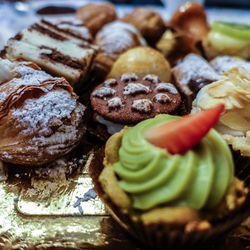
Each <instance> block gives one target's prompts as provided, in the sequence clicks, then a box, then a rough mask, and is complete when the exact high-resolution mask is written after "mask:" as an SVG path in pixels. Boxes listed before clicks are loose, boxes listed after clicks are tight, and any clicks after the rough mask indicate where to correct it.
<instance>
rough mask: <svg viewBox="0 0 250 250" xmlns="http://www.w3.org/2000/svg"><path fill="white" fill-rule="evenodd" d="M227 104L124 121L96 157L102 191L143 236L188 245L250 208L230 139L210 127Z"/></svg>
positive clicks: (157, 243)
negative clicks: (126, 123) (131, 124)
mask: <svg viewBox="0 0 250 250" xmlns="http://www.w3.org/2000/svg"><path fill="white" fill-rule="evenodd" d="M222 111H223V105H220V106H218V107H216V108H213V109H210V110H207V111H204V112H201V113H199V114H196V115H189V116H187V117H185V118H180V119H178V117H177V116H171V115H158V116H156V117H155V118H152V119H148V120H145V121H143V122H140V123H139V124H137V125H136V126H134V127H131V128H127V127H125V128H124V129H123V130H122V131H120V132H119V133H116V134H115V135H113V136H112V137H110V139H109V140H108V141H107V143H106V147H105V152H104V153H103V152H99V153H98V154H97V155H96V158H95V160H94V161H93V162H92V163H91V166H90V174H91V177H92V178H93V182H94V184H95V188H96V191H97V193H98V194H99V196H100V197H101V198H102V200H103V201H104V203H105V204H106V205H107V208H108V209H109V210H110V212H111V214H112V215H113V216H114V218H115V219H116V220H117V221H118V222H119V223H120V224H121V225H122V226H123V227H124V228H126V229H127V230H128V231H129V232H130V233H132V235H134V236H135V237H136V238H138V239H139V240H141V241H142V242H144V243H145V244H147V245H150V246H152V247H154V248H166V247H173V246H175V247H176V246H181V245H184V244H185V246H188V245H191V244H194V243H198V242H199V241H202V240H205V239H209V238H210V239H211V238H213V237H214V236H216V235H219V234H221V233H223V232H225V231H227V230H228V229H230V228H231V227H232V226H235V225H236V224H237V223H240V222H241V220H242V219H244V218H245V217H246V216H247V215H246V213H245V212H246V211H247V208H246V202H245V201H246V197H247V193H248V189H247V188H245V187H244V183H243V182H242V181H240V180H239V179H237V178H235V177H234V163H233V159H232V155H231V152H230V149H229V147H228V146H227V144H226V142H225V141H224V140H223V138H222V137H221V136H220V135H219V133H218V132H216V131H215V130H214V129H211V127H212V126H213V125H214V124H215V123H216V121H217V120H218V118H219V115H220V113H221V112H222ZM210 129H211V130H210ZM103 157H104V158H103ZM243 204H245V206H244V205H243ZM239 209H241V213H239V212H236V211H237V210H238V211H239ZM229 215H230V216H229ZM229 217H230V218H229Z"/></svg>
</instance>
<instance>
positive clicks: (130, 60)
mask: <svg viewBox="0 0 250 250" xmlns="http://www.w3.org/2000/svg"><path fill="white" fill-rule="evenodd" d="M127 72H134V73H135V74H137V75H139V76H143V75H146V74H154V75H157V76H158V77H159V78H160V79H161V80H162V81H164V82H169V81H170V80H171V69H170V65H169V62H168V61H167V60H166V59H165V58H164V56H163V55H162V54H161V53H159V52H158V51H157V50H155V49H152V48H150V47H136V48H132V49H129V50H128V51H126V52H124V53H123V54H121V55H120V57H119V58H118V59H117V60H116V61H115V63H114V64H113V67H112V69H111V71H110V73H109V75H108V77H109V78H118V77H120V76H121V75H122V74H125V73H127Z"/></svg>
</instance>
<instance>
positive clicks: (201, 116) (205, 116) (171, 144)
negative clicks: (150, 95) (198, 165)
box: [145, 104, 224, 154]
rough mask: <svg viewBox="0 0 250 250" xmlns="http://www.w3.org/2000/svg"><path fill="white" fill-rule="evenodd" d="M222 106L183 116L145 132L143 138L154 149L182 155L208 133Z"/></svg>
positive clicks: (221, 110) (222, 109)
mask: <svg viewBox="0 0 250 250" xmlns="http://www.w3.org/2000/svg"><path fill="white" fill-rule="evenodd" d="M223 111H224V105H223V104H220V105H218V106H216V107H214V108H211V109H207V110H204V111H201V112H200V113H196V114H191V115H186V116H183V117H181V118H179V119H177V120H174V121H171V122H168V123H164V124H161V125H159V126H157V127H153V128H150V129H148V130H146V131H145V138H146V140H148V141H149V142H150V143H152V144H153V145H155V146H156V147H160V148H166V149H167V151H168V152H169V153H171V154H179V153H184V152H186V151H187V150H189V149H190V148H192V147H193V146H194V145H196V144H197V143H198V142H200V141H201V139H202V138H203V137H204V136H205V135H206V134H207V133H208V132H209V130H210V129H211V128H212V127H213V126H214V125H215V124H216V122H217V121H218V120H219V117H220V115H221V113H222V112H223Z"/></svg>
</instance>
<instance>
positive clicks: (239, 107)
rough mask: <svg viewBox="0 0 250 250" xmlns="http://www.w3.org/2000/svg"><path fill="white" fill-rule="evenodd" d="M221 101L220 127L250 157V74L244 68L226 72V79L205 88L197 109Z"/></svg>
mask: <svg viewBox="0 0 250 250" xmlns="http://www.w3.org/2000/svg"><path fill="white" fill-rule="evenodd" d="M218 103H223V104H224V105H225V112H224V113H223V114H222V116H221V117H220V120H219V122H218V124H217V125H216V129H217V130H218V131H219V132H220V133H221V135H222V137H223V138H224V139H225V140H226V142H227V143H228V144H229V145H231V146H232V148H233V150H234V151H240V153H241V155H242V156H245V157H248V158H249V157H250V124H249V119H250V113H249V110H250V74H249V72H247V71H246V70H245V69H243V68H234V69H232V70H230V71H228V72H225V73H224V78H223V79H222V80H219V81H216V82H214V83H212V84H210V85H207V86H205V87H204V88H202V89H201V90H200V91H199V93H198V94H197V97H196V100H195V101H194V103H193V112H197V111H200V110H205V109H208V108H210V107H213V106H214V105H216V104H218Z"/></svg>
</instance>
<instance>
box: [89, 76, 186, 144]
mask: <svg viewBox="0 0 250 250" xmlns="http://www.w3.org/2000/svg"><path fill="white" fill-rule="evenodd" d="M90 100H91V107H92V109H93V120H94V123H95V124H96V126H97V127H100V125H102V126H104V128H103V129H102V130H101V131H98V129H97V131H96V130H95V134H100V137H102V138H103V139H104V138H105V135H106V137H109V136H110V135H112V134H114V133H116V132H118V131H120V130H121V129H122V128H123V127H124V125H135V124H137V123H138V122H140V121H143V120H145V119H148V118H152V117H154V116H156V115H158V114H176V115H183V114H184V113H185V107H184V104H183V102H182V98H181V95H180V93H179V92H178V90H177V88H176V87H175V86H174V85H173V84H171V83H169V82H164V81H161V80H160V79H159V77H158V76H157V75H154V74H147V75H143V76H139V75H137V74H135V73H126V74H122V75H121V77H119V78H110V79H107V80H106V81H104V82H103V83H102V84H100V85H98V86H97V87H96V88H95V89H94V90H93V92H92V93H91V96H90ZM91 127H92V128H93V126H91ZM106 139H107V138H106ZM104 140H105V139H104Z"/></svg>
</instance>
